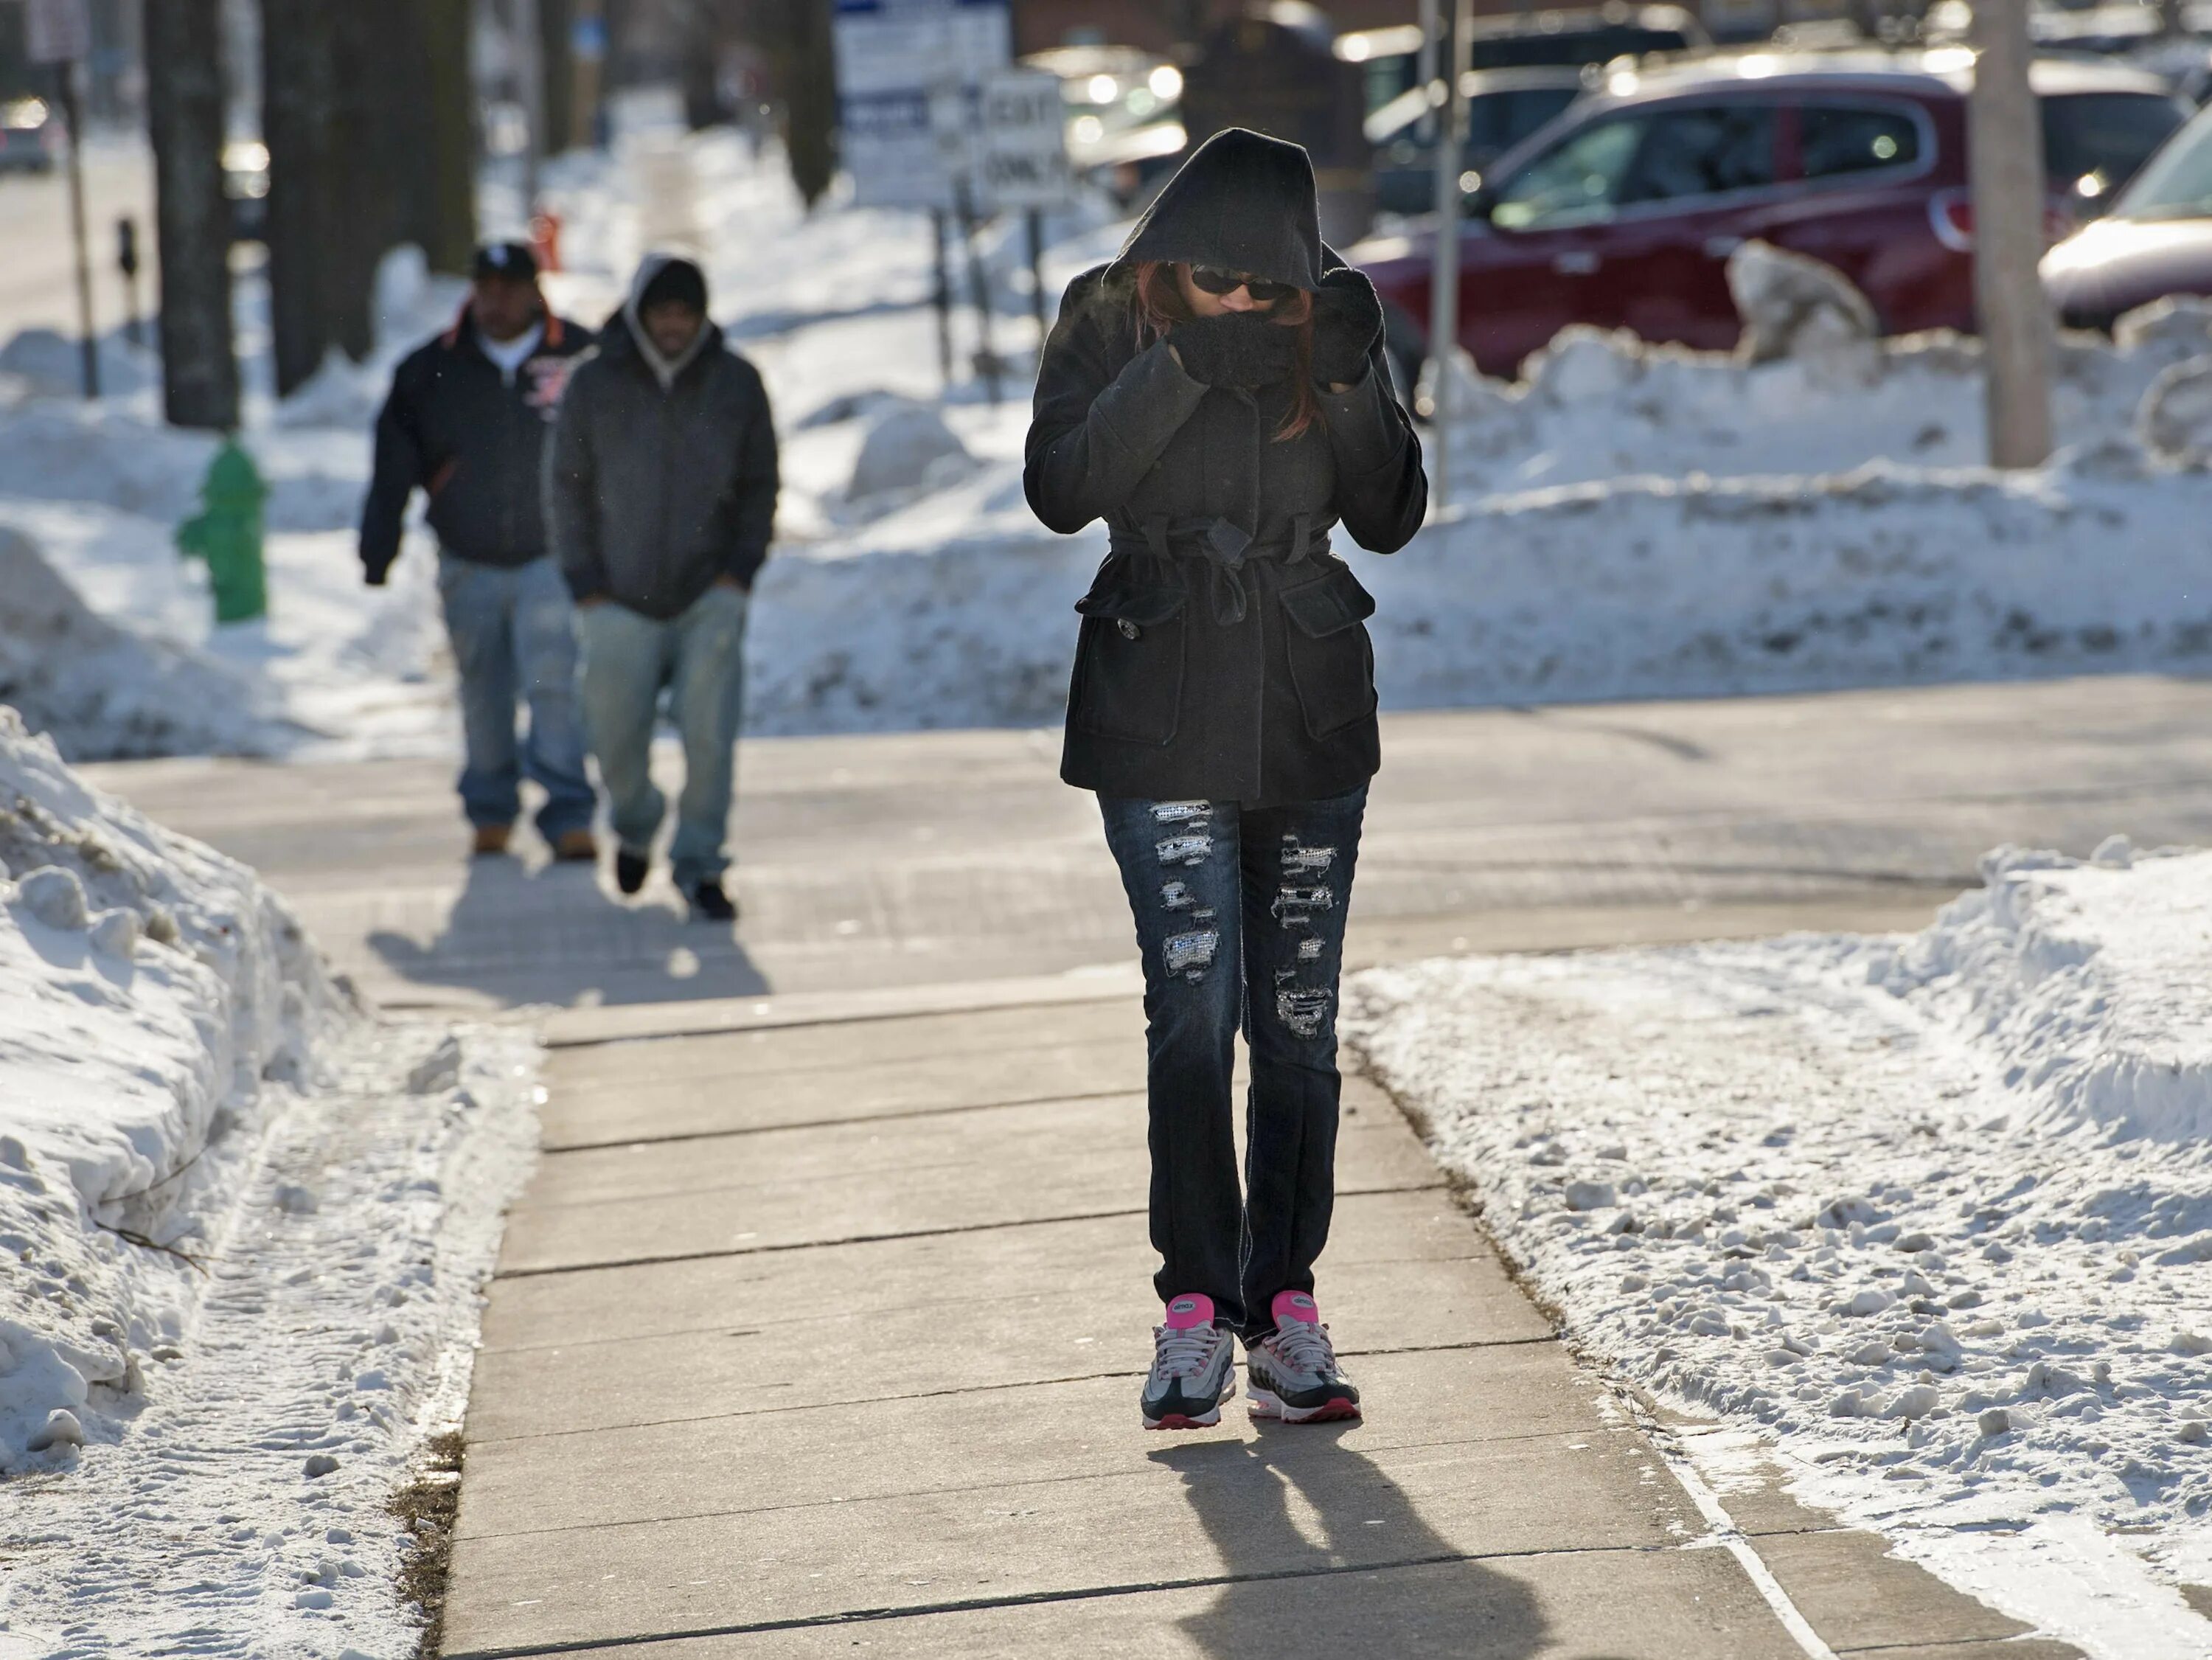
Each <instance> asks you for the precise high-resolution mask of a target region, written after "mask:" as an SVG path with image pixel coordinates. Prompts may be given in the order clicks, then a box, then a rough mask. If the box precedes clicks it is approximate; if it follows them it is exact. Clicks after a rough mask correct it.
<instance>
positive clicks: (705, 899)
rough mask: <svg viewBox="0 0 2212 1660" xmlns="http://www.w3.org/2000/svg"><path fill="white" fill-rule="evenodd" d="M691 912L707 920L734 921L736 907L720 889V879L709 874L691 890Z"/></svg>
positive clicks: (736, 918) (736, 917) (736, 911)
mask: <svg viewBox="0 0 2212 1660" xmlns="http://www.w3.org/2000/svg"><path fill="white" fill-rule="evenodd" d="M691 914H692V915H694V916H696V917H698V918H700V919H701V920H702V921H708V922H734V921H737V920H738V908H737V907H736V906H735V905H733V904H732V903H730V896H729V895H728V894H726V893H724V892H723V891H722V884H721V881H720V879H719V878H717V877H713V876H710V877H708V879H706V880H705V881H703V882H702V883H701V884H700V885H698V886H697V887H696V888H694V889H692V890H691Z"/></svg>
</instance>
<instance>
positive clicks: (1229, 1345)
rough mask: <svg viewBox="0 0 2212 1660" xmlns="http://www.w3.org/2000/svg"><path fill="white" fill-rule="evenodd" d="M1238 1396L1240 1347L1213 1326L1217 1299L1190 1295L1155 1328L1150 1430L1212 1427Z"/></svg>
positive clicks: (1148, 1388)
mask: <svg viewBox="0 0 2212 1660" xmlns="http://www.w3.org/2000/svg"><path fill="white" fill-rule="evenodd" d="M1236 1393H1237V1344H1236V1341H1235V1340H1233V1339H1232V1338H1231V1336H1230V1335H1229V1334H1228V1333H1227V1332H1225V1331H1223V1330H1221V1329H1219V1328H1218V1327H1217V1326H1215V1325H1214V1323H1213V1299H1212V1298H1211V1297H1206V1296H1204V1295H1201V1294H1200V1292H1185V1293H1184V1294H1183V1295H1182V1296H1181V1297H1177V1298H1174V1299H1172V1300H1171V1301H1170V1303H1169V1304H1168V1313H1167V1323H1166V1324H1165V1325H1160V1326H1155V1327H1153V1328H1152V1371H1151V1373H1150V1374H1149V1375H1148V1376H1147V1377H1146V1379H1145V1395H1144V1402H1143V1407H1144V1414H1145V1427H1146V1429H1148V1430H1204V1429H1212V1427H1213V1426H1215V1425H1216V1424H1218V1423H1219V1422H1220V1421H1221V1403H1222V1402H1224V1401H1226V1400H1228V1399H1229V1398H1230V1397H1231V1395H1235V1394H1236Z"/></svg>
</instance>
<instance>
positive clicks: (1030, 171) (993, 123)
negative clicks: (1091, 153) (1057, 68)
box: [976, 70, 1074, 212]
mask: <svg viewBox="0 0 2212 1660" xmlns="http://www.w3.org/2000/svg"><path fill="white" fill-rule="evenodd" d="M982 105H983V107H982V117H983V131H982V135H981V143H980V144H979V145H978V147H977V155H976V161H977V173H978V177H977V181H976V193H977V195H978V196H979V197H980V198H981V205H982V207H983V209H984V210H985V211H987V212H1005V211H1018V210H1022V209H1024V208H1058V207H1064V206H1066V204H1067V200H1068V198H1069V196H1070V195H1071V194H1072V193H1073V188H1074V179H1073V174H1071V173H1069V171H1068V167H1067V142H1066V131H1067V128H1066V122H1067V118H1066V113H1065V112H1064V110H1063V109H1062V106H1061V104H1060V77H1059V76H1056V75H1054V74H1052V73H1051V72H1050V71H1048V70H1000V71H999V72H998V73H997V74H995V75H994V76H991V77H990V78H989V79H987V81H985V82H983V94H982Z"/></svg>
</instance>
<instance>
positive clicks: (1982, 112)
mask: <svg viewBox="0 0 2212 1660" xmlns="http://www.w3.org/2000/svg"><path fill="white" fill-rule="evenodd" d="M2027 8H2028V0H1974V46H1975V50H1976V53H1977V56H1976V58H1975V61H1974V91H1973V97H1972V102H1971V104H1970V106H1969V109H1968V112H1967V120H1968V134H1967V137H1968V143H1967V162H1968V173H1969V177H1970V179H1971V180H1972V185H1973V192H1974V305H1975V309H1976V311H1977V312H1978V313H1979V317H1980V323H1981V331H1982V362H1983V365H1984V370H1985V373H1986V385H1985V387H1984V407H1985V409H1986V410H1987V415H1988V423H1989V436H1990V465H1991V466H1996V467H2033V466H2039V465H2042V463H2043V462H2044V461H2045V459H2048V458H2049V456H2050V454H2051V355H2052V351H2053V350H2054V337H2053V331H2052V327H2051V307H2050V303H2049V301H2047V300H2046V299H2045V295H2044V292H2043V280H2042V277H2041V276H2040V274H2039V271H2038V270H2037V266H2038V265H2039V264H2040V262H2041V260H2042V258H2043V227H2044V216H2045V211H2046V206H2045V199H2044V193H2045V184H2044V176H2043V173H2044V167H2043V123H2042V120H2041V119H2040V116H2039V112H2038V110H2037V107H2036V101H2035V93H2034V91H2033V88H2031V87H2030V86H2029V85H2028V63H2029V59H2030V58H2031V56H2032V55H2033V46H2031V44H2030V42H2029V40H2028V32H2027Z"/></svg>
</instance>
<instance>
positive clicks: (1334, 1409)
mask: <svg viewBox="0 0 2212 1660" xmlns="http://www.w3.org/2000/svg"><path fill="white" fill-rule="evenodd" d="M1273 1312H1274V1316H1275V1329H1274V1331H1273V1334H1272V1335H1269V1336H1267V1337H1264V1338H1262V1339H1261V1340H1260V1341H1259V1342H1258V1343H1256V1344H1247V1345H1246V1346H1245V1349H1244V1375H1245V1378H1246V1381H1248V1382H1249V1383H1250V1384H1251V1385H1252V1415H1253V1416H1254V1417H1255V1418H1279V1419H1281V1420H1283V1421H1284V1422H1285V1423H1286V1424H1323V1423H1327V1422H1328V1420H1331V1419H1334V1418H1357V1417H1358V1416H1359V1391H1358V1389H1355V1388H1353V1387H1352V1380H1351V1379H1350V1378H1349V1377H1346V1376H1345V1375H1344V1373H1343V1372H1342V1371H1340V1370H1339V1368H1338V1366H1337V1364H1336V1348H1335V1346H1334V1344H1332V1343H1331V1342H1330V1341H1328V1327H1327V1326H1324V1325H1323V1324H1322V1323H1321V1310H1319V1309H1317V1308H1316V1307H1315V1306H1314V1300H1313V1298H1310V1297H1309V1296H1307V1295H1306V1294H1305V1292H1302V1291H1284V1292H1276V1293H1275V1303H1274V1310H1273Z"/></svg>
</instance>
